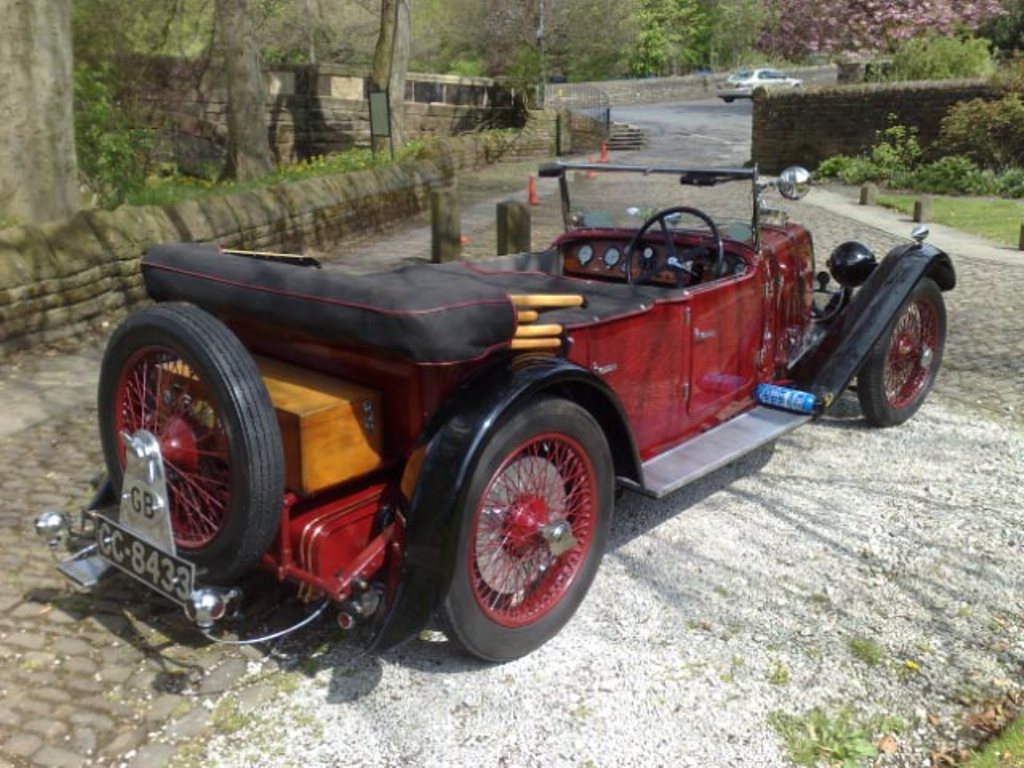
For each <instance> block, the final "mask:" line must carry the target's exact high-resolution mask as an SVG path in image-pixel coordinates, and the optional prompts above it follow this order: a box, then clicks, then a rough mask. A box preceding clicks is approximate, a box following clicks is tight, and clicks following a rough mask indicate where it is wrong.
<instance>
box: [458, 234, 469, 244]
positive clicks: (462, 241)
mask: <svg viewBox="0 0 1024 768" xmlns="http://www.w3.org/2000/svg"><path fill="white" fill-rule="evenodd" d="M459 245H469V238H468V237H466V235H462V236H461V237H460V238H459Z"/></svg>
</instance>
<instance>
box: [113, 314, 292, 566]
mask: <svg viewBox="0 0 1024 768" xmlns="http://www.w3.org/2000/svg"><path fill="white" fill-rule="evenodd" d="M99 428H100V440H101V442H102V444H103V457H104V460H105V461H106V465H107V471H108V473H109V475H110V478H111V480H112V482H113V485H114V488H115V490H116V491H117V493H118V495H120V488H121V482H122V475H123V467H124V449H123V446H122V445H121V440H120V438H119V436H118V435H119V432H120V431H121V430H125V431H128V432H129V433H131V432H134V431H135V430H136V429H140V428H145V429H148V430H149V431H150V432H153V433H154V434H155V435H156V436H157V438H158V439H159V440H160V441H161V448H162V451H163V452H164V464H165V468H166V470H167V486H168V487H167V492H168V496H169V497H170V507H171V528H172V530H173V532H174V537H175V543H176V546H177V549H178V554H179V555H181V556H182V557H185V558H186V559H188V560H191V561H192V562H194V563H195V564H196V575H197V581H199V582H202V583H211V584H224V583H229V582H231V581H232V580H234V579H236V578H237V577H238V576H240V575H241V574H242V573H244V572H245V571H246V570H248V569H250V568H251V567H252V566H253V565H255V564H256V563H257V562H258V561H259V559H260V557H261V556H262V555H263V554H264V553H265V552H267V550H268V549H269V548H270V546H271V544H272V542H273V540H274V536H275V535H276V534H277V531H278V527H279V522H280V515H281V507H282V502H283V496H284V452H283V450H282V448H281V433H280V430H279V428H278V425H277V419H276V416H275V414H274V408H273V405H271V402H270V396H269V395H268V394H267V390H266V387H265V386H264V384H263V379H262V378H261V377H260V374H259V371H258V370H257V368H256V364H255V362H254V361H253V359H252V356H251V355H249V353H248V352H247V351H246V349H245V348H244V347H243V346H242V344H241V342H240V341H239V340H238V338H237V337H236V336H235V335H234V334H233V333H232V332H231V331H230V330H229V329H228V328H227V327H226V326H225V325H224V324H223V323H221V322H220V321H219V320H218V319H217V318H215V317H213V316H212V315H210V314H208V313H207V312H204V311H203V310H201V309H199V308H198V307H195V306H192V305H189V304H159V305H157V306H154V307H149V308H146V309H143V310H141V311H139V312H135V313H134V314H132V315H131V316H129V317H128V319H126V320H125V321H124V323H122V324H121V326H120V327H119V328H118V329H117V330H116V331H115V332H114V334H113V336H112V337H111V339H110V341H109V343H108V344H107V349H106V352H105V353H104V355H103V364H102V367H101V369H100V385H99Z"/></svg>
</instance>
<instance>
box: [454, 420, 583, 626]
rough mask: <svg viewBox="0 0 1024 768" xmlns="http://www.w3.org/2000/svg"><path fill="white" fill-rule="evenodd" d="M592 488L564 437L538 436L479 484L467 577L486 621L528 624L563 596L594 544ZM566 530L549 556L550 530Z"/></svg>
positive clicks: (576, 450) (577, 451) (575, 446)
mask: <svg viewBox="0 0 1024 768" xmlns="http://www.w3.org/2000/svg"><path fill="white" fill-rule="evenodd" d="M596 517H597V482H596V478H595V477H594V467H593V464H591V462H590V458H589V456H587V453H586V451H584V450H583V448H582V447H581V446H580V444H579V443H577V442H576V441H575V440H573V439H572V438H571V437H568V436H567V435H563V434H554V433H552V434H544V435H540V436H538V437H533V438H530V439H529V440H528V441H527V442H525V443H524V444H523V445H521V446H520V447H519V448H517V449H516V450H515V451H512V452H511V453H510V454H509V455H508V457H506V459H505V461H504V462H503V463H502V464H501V466H500V467H498V470H497V471H496V472H495V473H494V475H493V476H492V477H491V479H490V482H489V483H488V484H487V488H486V489H485V491H484V493H483V496H482V497H481V499H480V503H479V505H478V506H477V509H476V513H475V514H474V517H473V527H472V530H471V534H470V541H469V547H470V551H469V577H470V583H471V584H472V588H473V597H474V598H475V599H476V602H477V605H478V606H479V607H480V609H481V610H482V611H483V612H484V613H485V614H486V615H487V617H488V618H489V619H490V620H491V621H493V622H495V623H496V624H500V625H502V626H505V627H523V626H526V625H528V624H532V623H533V622H535V621H537V620H538V619H540V618H541V617H543V616H544V615H545V614H547V613H548V612H549V611H550V610H551V609H552V608H554V607H555V606H556V605H558V603H559V602H560V601H561V600H562V598H563V597H564V596H565V594H566V592H567V591H568V590H569V588H570V586H571V585H572V583H573V580H574V579H575V578H576V575H577V574H578V573H579V570H580V568H581V567H582V565H583V561H584V559H585V558H586V554H587V552H588V550H589V549H590V544H591V541H592V540H593V537H594V526H595V524H596ZM566 524H567V525H568V526H569V528H570V529H571V536H572V545H571V547H569V548H568V549H565V550H564V551H560V552H559V553H558V554H555V553H554V552H553V551H552V549H553V548H552V544H551V543H550V540H549V537H550V535H551V531H552V530H558V529H561V530H565V528H564V526H565V525H566Z"/></svg>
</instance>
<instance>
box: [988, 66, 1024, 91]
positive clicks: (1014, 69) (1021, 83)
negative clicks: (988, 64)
mask: <svg viewBox="0 0 1024 768" xmlns="http://www.w3.org/2000/svg"><path fill="white" fill-rule="evenodd" d="M992 85H994V86H995V87H996V88H1001V89H1002V90H1004V91H1006V92H1007V93H1017V94H1020V95H1021V96H1024V59H1013V60H1012V61H1008V62H1006V63H1004V64H1003V65H1002V66H1001V67H999V69H998V70H997V71H996V73H995V74H994V75H992Z"/></svg>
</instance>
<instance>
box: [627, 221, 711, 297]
mask: <svg viewBox="0 0 1024 768" xmlns="http://www.w3.org/2000/svg"><path fill="white" fill-rule="evenodd" d="M682 214H689V215H690V216H693V217H695V218H698V219H700V220H701V221H702V222H704V223H705V224H707V226H708V230H709V231H710V232H711V235H712V236H713V237H714V238H715V260H714V263H713V264H712V265H711V274H712V275H713V276H714V277H716V278H718V277H721V276H722V273H723V271H724V269H725V245H724V244H723V243H722V235H721V233H720V232H719V231H718V227H717V226H716V225H715V222H713V221H712V220H711V217H710V216H708V215H707V214H706V213H704V211H701V210H698V209H697V208H691V207H689V206H688V205H677V206H675V207H674V208H665V209H664V210H661V211H658V212H657V213H656V214H654V215H653V216H651V217H650V218H649V219H648V220H647V221H645V222H644V223H643V224H641V225H640V229H638V230H637V231H636V234H635V235H633V237H632V239H631V240H630V241H629V244H628V245H627V246H626V251H625V261H626V282H629V283H633V282H635V283H637V284H639V283H643V282H645V281H647V280H649V279H650V278H651V277H653V276H654V275H655V274H657V273H658V272H660V271H662V270H663V269H666V268H667V269H673V270H675V271H676V272H677V273H680V274H686V275H689V276H690V277H691V278H692V279H693V280H696V281H699V280H700V277H701V276H700V274H699V273H698V272H697V271H696V270H694V269H693V268H691V267H687V266H686V265H685V264H684V262H683V260H682V259H680V257H679V256H680V255H679V254H678V253H677V252H676V245H675V243H674V242H673V240H672V235H671V233H670V232H669V229H668V219H669V218H670V217H673V216H680V215H682ZM655 224H660V225H661V232H662V234H663V235H664V237H665V254H666V258H664V259H663V260H660V261H659V260H658V259H651V261H652V262H654V263H652V264H649V265H644V264H641V265H640V270H639V272H638V273H637V276H636V280H634V279H633V254H634V253H635V252H636V250H637V248H638V247H639V246H640V242H641V240H643V237H644V235H646V234H647V231H648V230H649V229H651V228H652V227H653V226H654V225H655ZM690 250H693V249H687V251H683V256H686V255H687V254H688V253H689V251H690Z"/></svg>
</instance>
